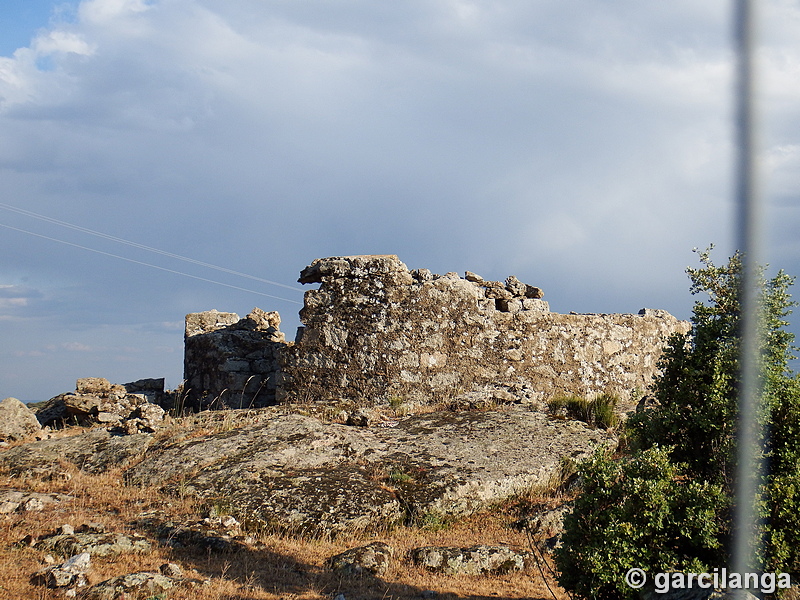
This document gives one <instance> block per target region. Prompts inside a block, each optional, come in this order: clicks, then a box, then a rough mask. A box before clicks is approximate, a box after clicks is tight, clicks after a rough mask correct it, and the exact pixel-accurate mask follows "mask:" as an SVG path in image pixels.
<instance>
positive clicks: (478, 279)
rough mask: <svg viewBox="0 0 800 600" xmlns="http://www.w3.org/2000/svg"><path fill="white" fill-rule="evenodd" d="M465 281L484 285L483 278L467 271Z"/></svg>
mask: <svg viewBox="0 0 800 600" xmlns="http://www.w3.org/2000/svg"><path fill="white" fill-rule="evenodd" d="M464 279H466V280H467V281H471V282H472V283H483V277H481V276H480V275H476V274H475V273H473V272H472V271H467V272H466V273H464Z"/></svg>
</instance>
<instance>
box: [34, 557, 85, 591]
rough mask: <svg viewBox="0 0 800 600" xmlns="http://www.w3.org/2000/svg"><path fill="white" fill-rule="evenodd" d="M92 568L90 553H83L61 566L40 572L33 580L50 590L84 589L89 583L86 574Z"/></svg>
mask: <svg viewBox="0 0 800 600" xmlns="http://www.w3.org/2000/svg"><path fill="white" fill-rule="evenodd" d="M91 566H92V560H91V555H90V554H89V553H88V552H81V553H80V554H76V555H75V556H72V557H70V558H69V559H68V560H66V561H64V562H63V563H62V564H60V565H54V566H51V567H47V568H46V569H42V570H41V571H38V572H37V573H35V574H34V576H33V579H34V581H39V582H41V583H43V584H44V585H46V586H47V587H50V588H60V587H71V586H74V587H83V586H85V585H87V583H88V582H87V579H86V572H87V571H88V570H89V569H90V568H91Z"/></svg>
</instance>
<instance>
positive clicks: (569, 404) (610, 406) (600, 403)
mask: <svg viewBox="0 0 800 600" xmlns="http://www.w3.org/2000/svg"><path fill="white" fill-rule="evenodd" d="M618 400H619V399H618V398H617V397H616V396H615V395H613V394H600V395H598V396H595V397H594V398H583V397H581V396H575V395H571V396H556V397H554V398H551V399H550V400H549V401H548V402H547V408H548V410H550V412H551V413H554V414H561V413H563V414H564V415H565V416H567V417H569V418H571V419H577V420H579V421H583V422H584V423H587V424H588V425H591V426H592V427H599V428H602V429H611V428H612V427H615V426H616V425H617V423H618V418H617V414H616V412H615V411H614V409H615V408H616V406H617V402H618Z"/></svg>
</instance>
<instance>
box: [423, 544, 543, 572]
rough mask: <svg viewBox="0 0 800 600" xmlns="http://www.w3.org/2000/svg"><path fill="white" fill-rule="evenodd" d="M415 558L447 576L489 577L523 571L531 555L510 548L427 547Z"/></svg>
mask: <svg viewBox="0 0 800 600" xmlns="http://www.w3.org/2000/svg"><path fill="white" fill-rule="evenodd" d="M411 559H412V560H413V561H414V563H415V564H417V565H419V566H422V567H425V568H426V569H428V570H430V571H434V572H436V573H443V574H445V575H486V574H502V573H509V572H511V571H522V570H523V569H525V568H526V566H527V565H528V563H529V562H530V560H531V554H530V552H520V551H517V550H512V549H511V548H509V547H507V546H472V547H470V548H450V547H442V546H425V547H424V548H415V549H414V550H412V551H411Z"/></svg>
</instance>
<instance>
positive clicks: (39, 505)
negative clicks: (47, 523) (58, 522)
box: [22, 498, 44, 512]
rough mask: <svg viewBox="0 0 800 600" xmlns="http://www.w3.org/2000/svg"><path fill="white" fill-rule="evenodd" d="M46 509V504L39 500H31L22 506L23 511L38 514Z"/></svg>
mask: <svg viewBox="0 0 800 600" xmlns="http://www.w3.org/2000/svg"><path fill="white" fill-rule="evenodd" d="M43 508H44V502H42V501H41V500H40V499H39V498H29V499H28V500H26V501H25V503H24V504H23V505H22V510H23V511H26V512H38V511H40V510H42V509H43Z"/></svg>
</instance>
